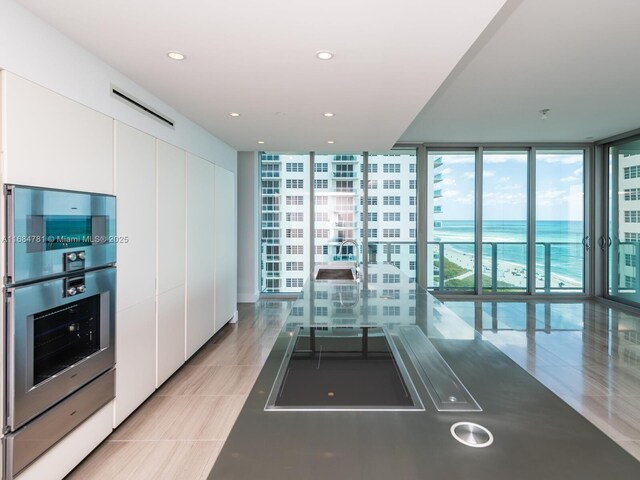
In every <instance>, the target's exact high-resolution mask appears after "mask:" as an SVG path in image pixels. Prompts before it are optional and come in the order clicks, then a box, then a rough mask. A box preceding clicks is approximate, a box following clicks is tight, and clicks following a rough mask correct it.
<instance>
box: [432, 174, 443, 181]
mask: <svg viewBox="0 0 640 480" xmlns="http://www.w3.org/2000/svg"><path fill="white" fill-rule="evenodd" d="M442 180H444V179H443V178H442V174H441V173H436V174H435V175H434V176H433V183H439V182H441V181H442Z"/></svg>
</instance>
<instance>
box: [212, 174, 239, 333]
mask: <svg viewBox="0 0 640 480" xmlns="http://www.w3.org/2000/svg"><path fill="white" fill-rule="evenodd" d="M232 198H235V176H234V174H233V173H232V172H230V171H228V170H225V169H224V168H222V167H218V166H216V167H215V189H214V202H213V205H214V223H213V228H214V231H213V238H214V254H215V303H216V305H215V331H216V332H217V331H218V330H220V329H221V328H222V327H223V326H224V325H225V324H226V323H227V322H228V321H229V320H231V318H233V316H234V314H235V311H236V290H237V287H236V284H237V271H238V268H237V262H236V249H237V242H236V237H235V235H234V232H235V222H236V212H235V210H234V208H233V207H234V203H233V202H229V199H232Z"/></svg>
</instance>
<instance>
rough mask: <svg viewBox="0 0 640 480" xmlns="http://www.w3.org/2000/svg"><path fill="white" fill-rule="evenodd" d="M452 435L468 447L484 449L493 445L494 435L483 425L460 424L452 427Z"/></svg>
mask: <svg viewBox="0 0 640 480" xmlns="http://www.w3.org/2000/svg"><path fill="white" fill-rule="evenodd" d="M451 435H453V438H455V439H456V440H457V441H459V442H460V443H462V444H463V445H466V446H468V447H474V448H483V447H488V446H489V445H491V444H492V443H493V435H492V434H491V432H490V431H489V430H487V429H486V428H485V427H483V426H482V425H478V424H477V423H471V422H458V423H454V424H453V425H451Z"/></svg>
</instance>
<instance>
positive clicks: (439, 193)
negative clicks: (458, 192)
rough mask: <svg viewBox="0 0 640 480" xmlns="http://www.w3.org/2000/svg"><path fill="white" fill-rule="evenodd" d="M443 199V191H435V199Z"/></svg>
mask: <svg viewBox="0 0 640 480" xmlns="http://www.w3.org/2000/svg"><path fill="white" fill-rule="evenodd" d="M440 197H442V190H440V189H438V190H434V191H433V198H440Z"/></svg>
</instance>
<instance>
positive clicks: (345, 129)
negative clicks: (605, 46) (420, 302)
mask: <svg viewBox="0 0 640 480" xmlns="http://www.w3.org/2000/svg"><path fill="white" fill-rule="evenodd" d="M18 2H19V3H20V4H22V5H23V6H25V7H26V8H28V9H30V10H31V11H32V12H34V13H35V14H36V15H38V16H40V17H41V18H42V19H44V20H45V21H46V22H48V23H49V24H51V25H53V26H54V27H55V28H57V29H58V30H60V31H61V32H62V33H64V34H65V35H67V36H68V37H70V38H71V39H73V40H75V41H76V42H77V43H79V44H80V45H82V46H84V47H85V48H87V49H88V50H89V51H91V52H93V53H94V54H96V55H97V56H98V57H100V58H102V59H103V60H104V61H106V62H107V63H109V64H110V65H112V66H113V67H115V68H116V69H118V70H119V71H121V72H122V73H124V74H125V75H127V76H128V77H130V78H131V79H132V80H134V81H136V82H137V83H139V84H140V85H141V86H143V87H145V88H146V89H147V90H149V91H150V92H152V93H153V94H155V95H156V96H157V97H159V98H161V99H162V100H164V101H165V102H166V103H168V104H169V105H171V106H172V107H173V108H175V109H176V110H178V111H179V112H180V113H182V114H184V115H185V116H187V117H189V118H191V119H192V120H194V121H195V122H196V123H198V124H200V125H201V126H203V127H204V128H206V129H207V130H209V131H210V132H211V133H213V134H214V135H216V136H217V137H219V138H220V139H222V140H223V141H225V142H226V143H228V144H229V145H231V146H232V147H234V148H236V149H238V150H256V149H265V150H279V151H309V150H315V151H327V152H335V151H362V150H370V151H382V150H387V149H389V148H390V147H391V146H392V145H393V144H394V143H395V142H396V141H397V140H398V138H399V137H400V135H401V134H402V133H403V132H404V131H405V130H406V128H407V127H408V126H409V124H410V123H411V122H412V121H413V119H414V118H415V117H416V115H418V113H419V112H420V111H421V109H422V108H423V107H424V105H425V104H426V103H427V101H428V100H429V99H430V98H431V96H432V95H433V94H434V93H435V92H436V90H437V89H438V88H439V87H440V85H441V84H442V82H443V81H444V80H445V79H446V78H447V76H448V75H449V74H450V73H451V71H452V70H453V68H454V67H455V66H456V64H457V63H458V62H459V61H460V59H461V58H462V57H463V55H464V54H465V53H466V52H467V50H468V49H469V47H470V46H471V45H472V44H473V42H474V41H475V40H476V39H477V38H478V36H479V35H480V33H481V32H482V31H483V30H484V29H485V27H486V26H487V25H488V24H489V22H490V21H491V20H492V19H493V17H494V16H495V15H496V13H497V12H498V11H499V9H500V8H501V7H502V6H503V4H504V3H505V0H473V1H470V0H395V1H393V2H391V1H388V0H349V1H345V0H270V1H264V0H234V1H223V0H218V1H211V0H209V1H207V0H183V1H181V2H176V1H175V0H136V1H131V0H109V1H99V0H56V1H51V0H18ZM324 49H326V50H330V51H332V52H334V54H335V57H334V58H333V59H332V60H330V61H321V60H318V59H316V57H315V54H316V52H317V51H319V50H324ZM170 50H177V51H180V52H182V53H184V54H185V55H186V56H187V59H186V60H184V61H182V62H176V61H172V60H169V59H168V58H167V56H166V52H168V51H170ZM229 112H239V113H240V114H241V115H240V117H237V118H232V117H230V116H229V115H228V114H229ZM324 112H333V113H335V116H334V117H333V118H325V117H324V116H323V113H324ZM428 123H429V121H428V122H427V124H428ZM420 128H421V127H420ZM417 131H419V130H417ZM259 140H262V141H264V142H265V143H264V145H259V144H258V143H257V142H258V141H259ZM329 140H333V141H334V142H335V144H333V145H329V144H328V143H327V141H329Z"/></svg>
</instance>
